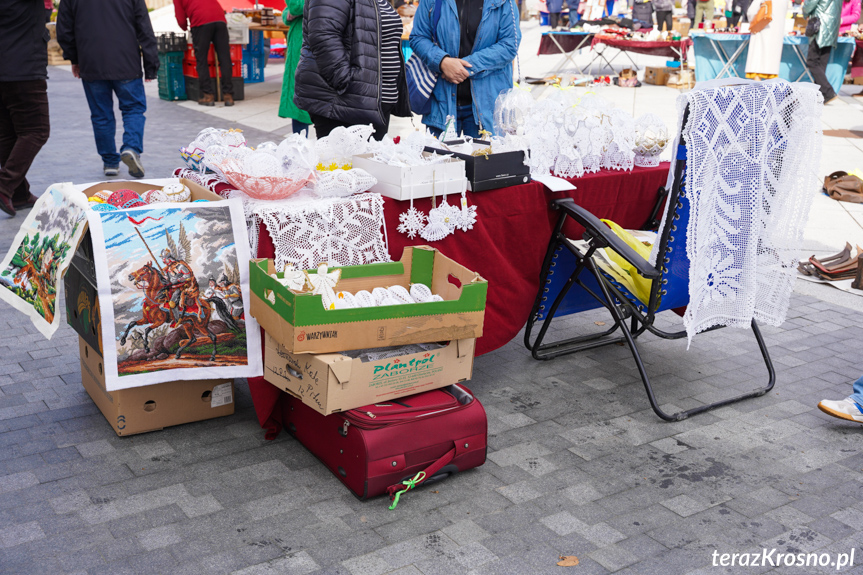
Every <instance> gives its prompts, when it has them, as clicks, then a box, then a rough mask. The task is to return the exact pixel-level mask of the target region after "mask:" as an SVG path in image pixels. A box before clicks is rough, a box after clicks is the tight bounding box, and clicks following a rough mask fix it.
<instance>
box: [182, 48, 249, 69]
mask: <svg viewBox="0 0 863 575" xmlns="http://www.w3.org/2000/svg"><path fill="white" fill-rule="evenodd" d="M183 60H189V61H191V62H192V65H193V66H194V64H195V62H197V59H196V58H195V49H194V48H192V45H191V44H189V45H188V46H187V47H186V55H185V57H184V58H183ZM242 61H243V45H242V44H231V62H242ZM207 63H208V64H215V63H216V51H215V49H214V48H213V46H212V44H211V45H210V51H209V52H207Z"/></svg>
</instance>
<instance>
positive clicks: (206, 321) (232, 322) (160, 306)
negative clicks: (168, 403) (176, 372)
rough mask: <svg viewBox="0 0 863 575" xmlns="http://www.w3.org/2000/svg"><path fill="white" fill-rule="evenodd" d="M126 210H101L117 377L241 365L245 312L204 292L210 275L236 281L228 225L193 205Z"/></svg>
mask: <svg viewBox="0 0 863 575" xmlns="http://www.w3.org/2000/svg"><path fill="white" fill-rule="evenodd" d="M147 213H149V212H147ZM226 213H227V212H226ZM131 214H132V213H130V215H125V214H116V215H114V214H110V213H109V214H105V215H104V216H103V226H104V227H105V237H106V246H105V248H106V252H107V254H108V265H109V269H110V271H111V284H112V301H113V304H114V305H113V309H114V322H113V323H114V326H115V333H116V342H117V367H118V375H119V376H123V375H126V374H140V373H150V372H153V371H157V370H165V369H175V368H183V367H206V366H208V365H210V366H217V365H218V366H221V365H244V364H245V363H246V361H247V352H246V331H245V321H244V316H242V315H240V316H238V315H237V314H236V313H235V312H234V313H232V312H233V308H232V305H234V304H235V303H236V302H232V301H228V300H227V299H226V298H225V297H224V294H223V292H221V291H218V292H213V291H212V290H207V291H206V292H205V291H204V290H206V289H207V281H208V280H207V278H209V277H212V276H218V275H221V276H226V277H230V278H234V277H235V279H236V282H237V283H238V284H239V282H240V278H239V262H238V261H237V255H236V249H235V243H234V241H233V235H232V231H231V229H230V228H229V227H226V226H225V225H224V224H223V222H220V221H217V220H216V219H215V218H214V217H213V216H212V215H209V216H207V217H201V216H200V215H198V214H197V213H196V212H193V211H191V210H190V211H185V210H178V209H162V210H152V214H150V215H147V216H144V217H140V216H137V215H131ZM112 216H113V218H112ZM228 221H229V222H230V218H228ZM225 232H230V233H225ZM232 295H236V294H232ZM238 305H239V306H240V307H242V306H243V303H242V297H241V294H240V298H239V304H238Z"/></svg>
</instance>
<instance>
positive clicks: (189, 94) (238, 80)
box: [183, 76, 245, 102]
mask: <svg viewBox="0 0 863 575" xmlns="http://www.w3.org/2000/svg"><path fill="white" fill-rule="evenodd" d="M183 79H184V80H185V82H186V99H187V100H194V101H198V100H200V99H201V90H200V86H199V84H198V79H197V78H192V77H191V76H183ZM231 80H232V81H233V84H234V100H235V101H239V100H242V99H243V98H244V97H245V89H244V88H245V83H244V82H243V78H242V76H234V77H233V78H231ZM212 81H213V85H214V86H215V84H216V79H215V78H212ZM216 101H217V102H221V101H222V99H221V98H219V99H218V100H216Z"/></svg>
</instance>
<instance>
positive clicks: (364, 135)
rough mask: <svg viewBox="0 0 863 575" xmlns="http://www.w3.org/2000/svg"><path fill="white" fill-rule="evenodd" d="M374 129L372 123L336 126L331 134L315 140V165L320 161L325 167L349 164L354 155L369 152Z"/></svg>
mask: <svg viewBox="0 0 863 575" xmlns="http://www.w3.org/2000/svg"><path fill="white" fill-rule="evenodd" d="M374 131H375V130H374V128H373V127H372V125H371V124H368V125H365V126H363V125H357V126H350V127H349V128H345V127H342V126H339V127H337V128H334V129H333V131H332V132H330V133H329V135H327V136H325V137H323V138H321V139H319V140H316V141H315V144H314V149H315V153H316V154H317V162H315V165H318V163H320V164H321V165H322V166H325V167H327V166H331V165H333V164H335V165H336V166H338V167H342V166H349V165H350V164H351V162H352V160H353V156H354V155H357V154H365V153H366V152H368V147H369V138H371V137H372V134H373V133H374Z"/></svg>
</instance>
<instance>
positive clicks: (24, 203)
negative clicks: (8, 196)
mask: <svg viewBox="0 0 863 575" xmlns="http://www.w3.org/2000/svg"><path fill="white" fill-rule="evenodd" d="M38 199H39V198H37V197H36V196H34V195H33V194H29V197H28V198H27V199H26V200H19V201H17V202H16V201H15V200H14V199H13V200H12V207H13V208H15V209H16V210H29V209H30V208H32V207H33V206H35V205H36V200H38Z"/></svg>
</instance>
